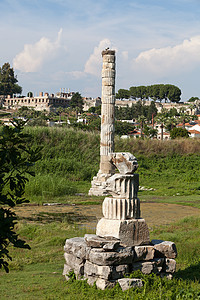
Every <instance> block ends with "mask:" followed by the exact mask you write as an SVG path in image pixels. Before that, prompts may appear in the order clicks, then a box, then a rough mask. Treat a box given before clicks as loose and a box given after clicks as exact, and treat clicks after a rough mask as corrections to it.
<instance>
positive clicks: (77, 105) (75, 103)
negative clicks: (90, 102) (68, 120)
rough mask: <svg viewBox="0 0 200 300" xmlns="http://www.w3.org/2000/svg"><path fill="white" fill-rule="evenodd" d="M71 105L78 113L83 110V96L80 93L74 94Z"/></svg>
mask: <svg viewBox="0 0 200 300" xmlns="http://www.w3.org/2000/svg"><path fill="white" fill-rule="evenodd" d="M70 107H71V108H72V109H73V110H74V111H75V112H76V113H77V114H78V113H80V112H82V111H83V98H82V96H81V94H80V93H78V92H76V93H75V94H73V96H72V98H71V100H70Z"/></svg>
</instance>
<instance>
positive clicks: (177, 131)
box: [170, 127, 189, 139]
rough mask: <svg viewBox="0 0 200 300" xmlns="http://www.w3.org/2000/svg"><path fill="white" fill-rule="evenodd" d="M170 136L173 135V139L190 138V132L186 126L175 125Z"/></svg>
mask: <svg viewBox="0 0 200 300" xmlns="http://www.w3.org/2000/svg"><path fill="white" fill-rule="evenodd" d="M170 137H171V139H177V138H188V137H189V133H188V131H187V129H185V128H178V127H175V128H173V129H172V130H171V131H170Z"/></svg>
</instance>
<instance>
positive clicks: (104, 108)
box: [89, 50, 115, 196]
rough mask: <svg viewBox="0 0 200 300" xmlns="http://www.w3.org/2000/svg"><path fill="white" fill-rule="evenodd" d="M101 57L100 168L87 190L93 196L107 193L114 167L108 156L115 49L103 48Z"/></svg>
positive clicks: (111, 140)
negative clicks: (107, 183)
mask: <svg viewBox="0 0 200 300" xmlns="http://www.w3.org/2000/svg"><path fill="white" fill-rule="evenodd" d="M102 57H103V67H102V97H101V102H102V104H101V142H100V169H99V172H98V174H97V176H95V177H94V178H93V180H92V183H91V184H92V187H91V189H90V191H89V195H95V196H103V195H106V194H107V191H106V186H105V182H106V180H107V179H108V178H109V177H110V176H111V175H113V174H114V169H115V168H114V166H113V164H112V163H111V162H110V158H109V154H111V153H113V152H114V132H115V129H114V117H115V51H114V50H104V51H102Z"/></svg>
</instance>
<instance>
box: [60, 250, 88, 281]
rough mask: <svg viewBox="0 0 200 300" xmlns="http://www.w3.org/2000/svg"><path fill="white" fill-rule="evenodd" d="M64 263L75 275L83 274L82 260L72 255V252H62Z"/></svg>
mask: <svg viewBox="0 0 200 300" xmlns="http://www.w3.org/2000/svg"><path fill="white" fill-rule="evenodd" d="M64 258H65V261H66V265H67V266H68V267H69V268H71V269H72V270H73V271H74V273H75V274H76V275H77V276H82V275H83V274H84V260H83V259H81V258H78V257H76V256H74V255H73V254H69V253H66V252H65V253H64Z"/></svg>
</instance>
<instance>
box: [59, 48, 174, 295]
mask: <svg viewBox="0 0 200 300" xmlns="http://www.w3.org/2000/svg"><path fill="white" fill-rule="evenodd" d="M102 56H103V69H102V112H101V144H100V170H99V172H98V174H97V176H95V177H94V178H93V181H92V187H91V189H90V191H89V195H96V196H99V195H105V196H106V197H105V199H104V201H103V205H102V212H103V218H102V219H101V220H100V221H99V222H98V224H97V228H96V235H85V237H84V238H78V237H77V238H72V239H67V240H66V243H65V247H64V251H65V254H64V256H65V265H64V271H63V275H65V277H66V278H68V273H69V272H70V271H72V270H73V271H74V273H75V274H76V276H77V278H80V277H84V278H85V279H87V280H88V281H87V282H88V283H89V284H93V283H94V282H96V285H97V287H98V288H100V289H105V288H107V287H113V286H114V285H115V284H116V283H117V282H118V283H119V285H120V286H121V288H122V290H126V289H127V288H130V287H142V285H143V284H142V281H141V280H140V279H129V278H123V277H124V276H125V275H127V274H129V273H130V272H132V271H134V270H140V271H141V272H142V273H144V274H151V273H155V274H158V275H160V276H167V278H171V277H172V274H173V273H174V272H175V268H176V261H175V258H176V255H177V251H176V246H175V244H174V243H172V242H165V241H157V240H154V241H151V242H150V239H149V230H148V227H147V224H146V222H145V220H144V219H142V218H141V215H140V200H139V198H138V196H137V194H138V189H139V175H138V174H135V171H136V170H137V168H138V163H137V160H136V158H135V157H134V156H133V155H132V154H131V153H129V152H122V153H115V152H114V107H115V51H113V50H104V51H103V52H102ZM116 169H117V172H116Z"/></svg>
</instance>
